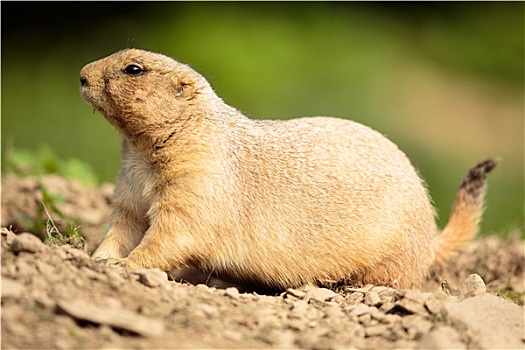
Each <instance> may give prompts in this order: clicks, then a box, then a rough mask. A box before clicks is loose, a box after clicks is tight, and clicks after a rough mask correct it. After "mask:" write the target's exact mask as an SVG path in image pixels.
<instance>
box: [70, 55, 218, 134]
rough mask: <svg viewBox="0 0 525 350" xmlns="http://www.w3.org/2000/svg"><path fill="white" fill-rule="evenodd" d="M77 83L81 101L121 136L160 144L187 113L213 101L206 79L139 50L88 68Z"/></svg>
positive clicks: (157, 56)
mask: <svg viewBox="0 0 525 350" xmlns="http://www.w3.org/2000/svg"><path fill="white" fill-rule="evenodd" d="M80 84H81V94H82V97H83V98H84V99H85V100H86V101H88V102H89V103H91V104H92V105H93V106H94V108H95V109H96V110H98V111H99V112H100V113H102V114H103V115H104V116H105V117H106V119H107V120H108V121H109V122H110V123H111V124H113V125H114V126H116V127H117V128H118V129H119V130H120V131H121V132H122V133H123V134H124V135H126V136H128V137H129V138H131V139H134V138H136V137H139V136H141V137H144V136H147V137H149V138H150V139H152V140H153V141H159V142H160V141H161V140H162V138H163V137H165V135H164V134H165V133H168V134H169V133H170V132H173V131H172V130H173V127H174V125H176V124H180V118H184V114H185V111H187V109H188V108H192V107H193V106H198V105H201V104H202V103H203V101H209V100H210V98H211V97H212V96H214V93H213V91H212V89H211V87H210V86H209V84H208V82H207V81H206V79H205V78H204V77H202V76H201V75H200V74H198V73H197V72H195V71H194V70H193V69H191V68H190V67H189V66H187V65H184V64H182V63H179V62H177V61H175V60H173V59H171V58H170V57H167V56H164V55H161V54H158V53H153V52H149V51H144V50H138V49H127V50H123V51H119V52H116V53H114V54H112V55H110V56H108V57H106V58H102V59H100V60H98V61H95V62H92V63H89V64H87V65H86V66H84V67H83V68H82V70H81V71H80ZM187 117H188V116H186V118H187Z"/></svg>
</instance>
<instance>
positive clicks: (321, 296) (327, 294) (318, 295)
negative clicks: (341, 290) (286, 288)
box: [304, 288, 337, 301]
mask: <svg viewBox="0 0 525 350" xmlns="http://www.w3.org/2000/svg"><path fill="white" fill-rule="evenodd" d="M336 295H337V293H336V292H334V291H333V290H330V289H327V288H315V289H312V290H309V291H308V292H306V295H305V296H304V300H306V301H308V300H310V299H315V300H319V301H328V300H330V299H331V298H333V297H335V296H336Z"/></svg>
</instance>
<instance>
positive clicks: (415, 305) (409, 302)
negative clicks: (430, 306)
mask: <svg viewBox="0 0 525 350" xmlns="http://www.w3.org/2000/svg"><path fill="white" fill-rule="evenodd" d="M401 297H402V298H401V299H400V300H398V301H397V302H396V303H395V304H396V306H398V307H401V308H402V309H403V310H405V311H406V312H408V313H411V314H426V313H427V311H426V309H425V306H424V305H425V301H426V299H428V298H429V295H427V294H426V293H422V292H421V291H419V290H417V289H410V290H407V291H404V292H403V293H402V294H401Z"/></svg>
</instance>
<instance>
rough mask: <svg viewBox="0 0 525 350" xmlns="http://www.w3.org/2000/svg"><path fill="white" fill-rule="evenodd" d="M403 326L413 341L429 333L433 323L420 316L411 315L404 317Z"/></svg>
mask: <svg viewBox="0 0 525 350" xmlns="http://www.w3.org/2000/svg"><path fill="white" fill-rule="evenodd" d="M401 324H402V325H403V327H404V328H405V330H406V332H407V334H408V336H409V337H410V338H411V339H416V338H417V337H420V336H421V335H422V334H426V333H428V331H429V330H430V329H431V328H432V322H430V321H427V320H425V319H424V318H423V317H421V316H418V315H409V316H405V317H403V318H402V319H401Z"/></svg>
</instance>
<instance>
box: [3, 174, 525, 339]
mask: <svg viewBox="0 0 525 350" xmlns="http://www.w3.org/2000/svg"><path fill="white" fill-rule="evenodd" d="M53 183H54V184H53ZM35 184H36V185H35ZM42 185H43V187H42ZM53 186H55V187H53ZM15 189H16V191H15ZM42 190H43V191H44V192H47V194H46V193H42ZM17 191H18V192H17ZM17 193H18V195H17ZM107 193H110V190H108V189H106V190H105V192H104V191H101V190H99V189H88V188H85V187H83V186H82V185H80V184H77V183H74V182H71V181H66V180H64V179H62V178H59V177H52V180H49V179H48V178H44V179H43V182H42V183H41V184H40V185H38V183H37V182H36V180H35V179H17V178H14V177H6V178H3V179H2V225H4V224H7V223H11V224H14V222H15V219H16V218H17V217H18V218H20V217H22V216H20V214H17V213H19V211H18V210H19V209H24V210H25V211H23V213H24V220H19V221H18V222H17V226H16V228H17V230H18V233H20V232H24V231H28V230H29V229H30V228H31V227H28V226H24V225H26V223H28V222H29V223H35V222H37V221H38V220H40V219H42V218H39V217H38V215H37V214H38V213H39V212H38V206H39V205H40V204H39V203H42V198H43V197H45V196H46V195H50V194H52V195H60V196H59V197H60V199H57V200H56V203H48V204H55V205H56V207H57V208H56V209H57V210H56V211H53V210H51V209H49V208H48V212H54V214H52V213H50V214H51V215H56V217H55V219H54V221H55V220H56V221H57V226H59V222H61V223H62V224H63V225H64V226H63V228H65V227H67V223H66V222H64V221H66V220H65V219H64V218H66V219H67V218H71V217H78V218H79V219H78V222H77V224H79V225H81V229H82V232H87V231H85V230H86V229H90V230H93V231H92V232H94V233H93V235H92V236H89V237H88V243H89V244H91V245H96V244H98V242H99V241H100V239H101V238H102V234H101V233H100V232H102V231H103V227H104V225H105V223H106V221H105V220H107V217H108V215H109V211H108V210H109V209H108V205H107V198H108V195H107ZM44 199H45V198H44ZM44 202H45V201H44ZM97 212H98V214H97ZM66 213H67V215H66ZM40 214H41V212H40ZM82 215H84V216H82ZM28 218H29V219H28ZM45 218H47V214H46V215H45V217H44V219H45ZM4 220H5V221H4ZM33 226H34V225H33ZM35 227H37V228H38V225H36V226H35ZM33 228H34V227H33ZM60 229H62V227H61V228H59V230H60ZM96 230H99V231H96ZM35 233H36V232H35ZM37 234H39V235H40V236H41V237H42V232H40V233H37ZM523 248H524V245H523V242H522V241H518V240H508V241H502V240H499V239H497V238H494V237H488V238H484V239H480V240H477V241H475V242H472V243H471V244H469V245H468V246H467V247H466V248H465V250H464V252H463V253H462V254H460V255H459V256H457V257H456V259H454V261H453V262H451V263H449V264H448V265H447V266H445V267H444V268H443V270H442V271H440V273H439V276H438V275H436V276H435V277H433V278H429V280H428V281H427V282H426V284H425V285H424V286H423V287H422V288H421V290H418V289H411V290H396V289H393V288H388V287H383V286H372V285H368V286H365V287H363V288H350V287H348V286H341V287H339V288H338V289H337V292H335V291H333V290H330V289H325V288H319V289H312V290H293V289H290V290H287V291H286V292H284V293H282V294H280V295H275V296H271V295H258V294H255V293H239V291H238V290H237V289H235V288H227V289H217V288H213V287H208V286H205V285H197V286H194V285H189V284H183V283H178V282H174V281H172V280H170V279H168V276H167V274H166V273H164V272H161V271H159V270H132V271H129V270H125V269H123V268H121V267H118V266H106V265H104V264H101V263H97V262H94V261H92V260H91V259H90V258H89V254H88V253H87V252H86V250H85V249H84V250H82V249H76V248H73V247H72V246H71V245H68V244H62V245H56V244H55V245H54V244H44V243H43V242H42V240H41V239H40V238H38V237H37V236H36V235H34V234H29V233H21V234H15V233H13V232H12V231H10V230H8V229H6V228H2V326H1V327H2V341H1V345H2V348H58V349H72V348H75V349H76V348H108V347H109V348H138V349H142V348H358V349H361V348H377V347H379V348H420V349H422V348H458V349H461V348H471V349H474V348H476V349H493V348H523V346H524V344H525V343H524V341H525V339H524V334H523V331H524V308H523V306H520V305H518V304H520V303H521V304H523V290H524V276H523V272H524V250H523ZM509 297H512V300H513V301H509V300H507V298H509Z"/></svg>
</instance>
